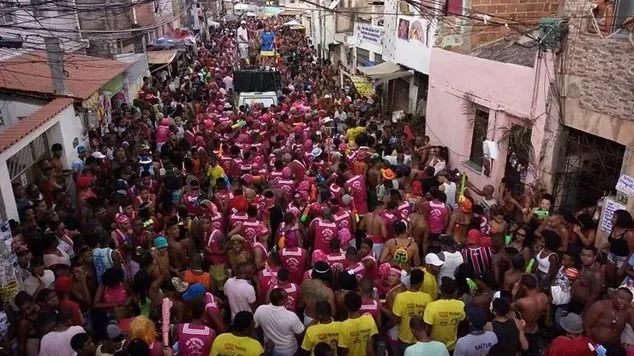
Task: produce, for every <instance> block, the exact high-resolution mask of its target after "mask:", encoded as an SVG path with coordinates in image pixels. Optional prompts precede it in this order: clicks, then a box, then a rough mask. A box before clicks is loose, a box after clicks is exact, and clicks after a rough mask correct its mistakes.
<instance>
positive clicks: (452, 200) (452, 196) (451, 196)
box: [442, 182, 456, 209]
mask: <svg viewBox="0 0 634 356" xmlns="http://www.w3.org/2000/svg"><path fill="white" fill-rule="evenodd" d="M442 185H443V186H444V187H445V195H446V196H447V204H449V205H450V206H451V208H452V209H454V208H455V207H456V183H454V182H449V183H443V184H442Z"/></svg>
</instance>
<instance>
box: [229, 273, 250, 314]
mask: <svg viewBox="0 0 634 356" xmlns="http://www.w3.org/2000/svg"><path fill="white" fill-rule="evenodd" d="M224 292H225V295H226V296H227V300H229V307H230V308H231V320H233V317H234V316H236V314H238V312H241V311H248V312H252V310H251V305H250V304H253V303H255V288H253V286H252V285H251V284H249V282H248V281H247V280H246V279H240V278H236V277H232V278H229V279H228V280H227V281H226V282H225V288H224Z"/></svg>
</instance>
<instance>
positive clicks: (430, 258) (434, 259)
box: [425, 253, 445, 267]
mask: <svg viewBox="0 0 634 356" xmlns="http://www.w3.org/2000/svg"><path fill="white" fill-rule="evenodd" d="M425 264H427V265H432V266H436V267H440V266H442V265H444V264H445V261H443V260H441V259H440V257H438V255H437V254H435V253H428V254H427V256H425Z"/></svg>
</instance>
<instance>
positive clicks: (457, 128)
mask: <svg viewBox="0 0 634 356" xmlns="http://www.w3.org/2000/svg"><path fill="white" fill-rule="evenodd" d="M546 61H548V65H546V63H545V62H546ZM545 68H553V66H552V58H551V57H550V56H544V57H543V58H538V59H536V64H535V66H534V68H530V67H525V66H520V65H515V64H507V63H501V62H495V61H491V60H486V59H481V58H476V57H471V56H468V55H463V54H458V53H454V52H450V51H446V50H443V49H440V48H434V49H433V50H432V54H431V65H430V76H429V89H428V98H427V128H426V131H427V135H428V136H429V137H430V138H431V143H432V144H440V145H443V146H447V147H449V148H450V150H451V151H450V157H449V166H450V167H451V168H452V169H453V168H458V169H459V170H460V171H465V172H467V174H468V175H469V179H470V181H471V182H472V183H474V185H475V186H477V187H479V188H482V187H483V186H484V185H486V184H492V185H493V186H494V187H496V188H497V186H498V185H499V183H500V180H501V179H502V178H503V177H504V166H505V164H506V154H507V147H506V145H505V144H500V155H499V158H498V160H496V161H495V162H494V164H493V167H492V169H491V174H490V176H489V177H486V176H485V175H484V174H482V173H479V172H476V171H475V170H473V169H471V168H469V167H467V166H466V165H464V164H463V163H462V162H464V161H467V160H468V159H469V153H470V150H471V137H472V124H470V123H469V121H470V120H469V119H472V117H471V118H470V117H468V116H473V111H472V113H471V114H470V113H469V111H468V109H467V107H468V101H467V100H465V94H466V93H469V94H470V95H471V97H472V98H473V101H474V102H475V103H476V104H477V105H479V106H482V107H485V108H488V109H489V126H488V133H487V139H489V140H494V141H498V140H499V139H500V136H501V134H502V131H504V128H505V127H510V126H511V125H513V124H518V123H522V122H524V123H526V122H527V121H531V122H532V136H531V141H532V144H533V150H534V152H535V154H534V156H535V157H539V154H540V151H541V147H542V140H543V134H544V125H545V123H546V117H547V114H546V112H545V111H546V99H547V96H548V79H547V78H548V77H551V78H552V75H550V76H548V75H547V74H546V70H545ZM536 176H537V177H538V176H539V174H538V172H532V171H530V170H529V176H528V177H527V181H532V180H534V179H535V178H536Z"/></svg>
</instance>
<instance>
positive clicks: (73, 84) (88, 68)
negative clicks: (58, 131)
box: [0, 51, 130, 100]
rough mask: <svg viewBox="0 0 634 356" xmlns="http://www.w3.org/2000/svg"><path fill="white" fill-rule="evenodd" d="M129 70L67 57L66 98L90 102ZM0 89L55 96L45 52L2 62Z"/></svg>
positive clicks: (101, 60) (94, 59)
mask: <svg viewBox="0 0 634 356" xmlns="http://www.w3.org/2000/svg"><path fill="white" fill-rule="evenodd" d="M129 66H130V65H129V64H127V63H123V62H119V61H115V60H111V59H105V58H99V57H91V56H85V55H81V54H72V53H70V54H65V55H64V69H65V70H66V71H67V72H68V77H67V79H66V87H67V88H68V92H69V94H68V95H67V96H69V97H72V98H76V99H81V100H85V99H88V98H89V97H90V96H91V95H93V94H94V93H95V92H96V91H97V90H99V88H101V87H102V86H103V85H105V84H106V83H107V82H109V81H110V80H112V79H113V78H114V77H116V76H117V75H119V74H121V73H123V72H124V71H125V70H126V69H127V68H128V67H129ZM0 89H11V90H16V91H21V92H29V93H43V94H52V95H56V94H55V92H54V91H53V80H52V79H51V71H50V69H49V67H48V60H47V57H46V52H44V51H32V52H29V53H25V54H22V55H19V56H16V57H12V58H8V59H5V60H3V61H1V62H0Z"/></svg>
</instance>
